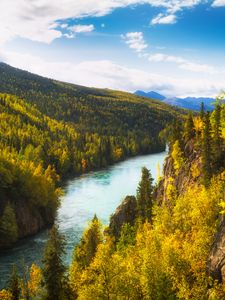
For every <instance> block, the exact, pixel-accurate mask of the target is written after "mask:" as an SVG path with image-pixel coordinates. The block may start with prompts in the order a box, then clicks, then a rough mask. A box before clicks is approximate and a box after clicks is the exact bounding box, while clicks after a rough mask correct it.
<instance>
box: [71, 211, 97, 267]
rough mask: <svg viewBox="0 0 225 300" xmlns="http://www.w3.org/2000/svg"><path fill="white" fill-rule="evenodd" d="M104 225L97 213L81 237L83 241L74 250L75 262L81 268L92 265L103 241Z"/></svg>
mask: <svg viewBox="0 0 225 300" xmlns="http://www.w3.org/2000/svg"><path fill="white" fill-rule="evenodd" d="M102 240H103V235H102V225H101V222H100V221H99V219H98V218H97V216H96V215H95V216H94V218H93V219H92V221H91V223H90V225H89V226H88V228H87V229H86V231H85V232H84V234H83V237H82V239H81V242H80V244H79V245H78V246H76V248H75V250H74V259H73V260H74V262H76V263H77V264H78V265H79V267H80V268H81V269H83V268H86V267H88V266H89V265H90V263H91V261H92V260H93V258H94V257H95V253H96V251H97V248H98V245H99V244H100V243H101V242H102Z"/></svg>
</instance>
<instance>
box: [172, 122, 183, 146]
mask: <svg viewBox="0 0 225 300" xmlns="http://www.w3.org/2000/svg"><path fill="white" fill-rule="evenodd" d="M182 131H183V129H182V126H181V123H180V121H179V120H174V121H173V124H172V130H171V136H170V145H173V144H174V143H175V142H176V141H179V144H180V146H181V148H182V149H183V146H184V145H183V139H182Z"/></svg>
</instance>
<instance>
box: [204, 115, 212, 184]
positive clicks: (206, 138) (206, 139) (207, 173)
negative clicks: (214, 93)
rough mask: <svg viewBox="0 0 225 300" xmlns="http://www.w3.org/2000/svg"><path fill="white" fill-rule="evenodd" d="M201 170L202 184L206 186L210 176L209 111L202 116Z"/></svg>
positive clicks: (210, 142)
mask: <svg viewBox="0 0 225 300" xmlns="http://www.w3.org/2000/svg"><path fill="white" fill-rule="evenodd" d="M202 171H203V184H204V185H205V186H208V185H209V183H210V179H211V177H212V141H211V124H210V115H209V112H207V113H206V115H205V118H204V130H203V139H202Z"/></svg>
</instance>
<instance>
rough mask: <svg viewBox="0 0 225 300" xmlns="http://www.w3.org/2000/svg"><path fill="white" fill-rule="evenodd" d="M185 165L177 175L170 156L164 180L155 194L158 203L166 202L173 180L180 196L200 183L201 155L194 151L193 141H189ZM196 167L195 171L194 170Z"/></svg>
mask: <svg viewBox="0 0 225 300" xmlns="http://www.w3.org/2000/svg"><path fill="white" fill-rule="evenodd" d="M184 156H185V163H184V165H183V166H182V167H181V169H180V170H179V172H178V174H177V175H175V170H174V166H173V165H174V163H173V158H172V157H171V155H169V156H168V157H167V158H166V160H165V164H164V169H163V179H162V180H161V181H160V182H159V184H158V186H157V188H156V189H155V192H154V197H155V199H157V202H158V203H162V202H166V201H167V200H168V199H167V192H166V191H167V187H168V185H169V184H170V183H171V179H172V180H173V183H172V184H173V186H174V188H175V189H176V193H177V194H178V195H181V194H183V193H184V192H185V191H186V189H187V188H188V187H190V186H191V185H192V184H194V183H196V182H199V180H200V177H201V174H200V173H199V172H198V171H199V170H200V169H201V162H200V154H199V153H198V151H196V150H195V149H194V146H193V141H189V142H188V143H187V144H186V145H185V149H184ZM193 165H195V170H193V168H192V167H193Z"/></svg>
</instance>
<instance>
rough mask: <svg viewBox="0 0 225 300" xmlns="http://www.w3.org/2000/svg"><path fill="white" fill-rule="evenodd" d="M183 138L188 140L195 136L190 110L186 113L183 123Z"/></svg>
mask: <svg viewBox="0 0 225 300" xmlns="http://www.w3.org/2000/svg"><path fill="white" fill-rule="evenodd" d="M184 135H185V139H186V141H189V140H190V139H192V138H193V137H194V136H195V127H194V122H193V117H192V113H191V112H190V113H189V114H188V118H187V121H186V124H185V133H184Z"/></svg>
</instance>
